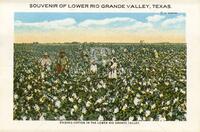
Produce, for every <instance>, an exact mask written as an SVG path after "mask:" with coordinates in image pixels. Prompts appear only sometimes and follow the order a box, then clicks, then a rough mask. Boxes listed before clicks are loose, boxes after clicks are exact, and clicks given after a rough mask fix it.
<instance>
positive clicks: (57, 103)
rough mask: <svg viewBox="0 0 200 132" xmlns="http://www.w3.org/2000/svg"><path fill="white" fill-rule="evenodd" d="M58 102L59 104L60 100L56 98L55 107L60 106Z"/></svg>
mask: <svg viewBox="0 0 200 132" xmlns="http://www.w3.org/2000/svg"><path fill="white" fill-rule="evenodd" d="M60 104H61V102H60V101H59V100H57V101H56V102H55V106H56V107H57V108H60Z"/></svg>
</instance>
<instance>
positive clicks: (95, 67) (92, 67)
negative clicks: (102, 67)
mask: <svg viewBox="0 0 200 132" xmlns="http://www.w3.org/2000/svg"><path fill="white" fill-rule="evenodd" d="M90 71H91V73H97V65H96V63H95V60H93V61H92V63H91V66H90Z"/></svg>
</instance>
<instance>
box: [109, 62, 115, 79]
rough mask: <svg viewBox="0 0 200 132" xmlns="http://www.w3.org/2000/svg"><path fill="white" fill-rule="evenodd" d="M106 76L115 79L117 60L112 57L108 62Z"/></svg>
mask: <svg viewBox="0 0 200 132" xmlns="http://www.w3.org/2000/svg"><path fill="white" fill-rule="evenodd" d="M108 78H110V79H117V60H116V58H113V59H112V60H111V62H110V68H109V73H108Z"/></svg>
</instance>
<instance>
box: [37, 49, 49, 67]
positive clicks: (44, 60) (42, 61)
mask: <svg viewBox="0 0 200 132" xmlns="http://www.w3.org/2000/svg"><path fill="white" fill-rule="evenodd" d="M39 64H40V66H41V67H42V68H43V69H44V70H50V69H51V64H52V62H51V59H50V58H49V55H48V53H47V52H45V53H44V54H43V56H42V58H41V59H40V60H39Z"/></svg>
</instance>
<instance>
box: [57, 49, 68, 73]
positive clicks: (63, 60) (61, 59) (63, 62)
mask: <svg viewBox="0 0 200 132" xmlns="http://www.w3.org/2000/svg"><path fill="white" fill-rule="evenodd" d="M67 68H68V58H67V57H66V54H65V51H64V50H61V51H60V53H59V55H58V60H57V64H56V72H57V73H58V74H59V73H62V72H63V71H64V70H65V69H67Z"/></svg>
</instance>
